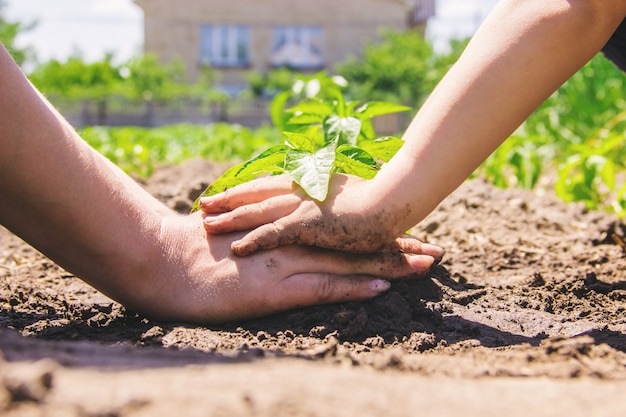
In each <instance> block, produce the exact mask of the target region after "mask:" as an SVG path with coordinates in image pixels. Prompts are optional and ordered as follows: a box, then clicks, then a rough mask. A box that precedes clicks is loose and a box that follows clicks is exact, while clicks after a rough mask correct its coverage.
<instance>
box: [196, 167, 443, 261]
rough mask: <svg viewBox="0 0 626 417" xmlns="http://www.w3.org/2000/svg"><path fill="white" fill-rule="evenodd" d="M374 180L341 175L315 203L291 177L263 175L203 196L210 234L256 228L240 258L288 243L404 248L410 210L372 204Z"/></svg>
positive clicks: (428, 248) (359, 249)
mask: <svg viewBox="0 0 626 417" xmlns="http://www.w3.org/2000/svg"><path fill="white" fill-rule="evenodd" d="M370 184H371V181H367V180H363V179H360V178H357V177H353V176H349V175H339V174H338V175H335V176H334V177H333V180H332V182H331V189H330V190H329V196H328V198H327V200H326V201H325V202H323V203H319V202H316V201H313V200H312V199H310V198H309V197H307V196H306V195H304V193H303V192H302V191H300V190H297V189H295V186H294V185H293V182H292V180H291V179H290V178H289V177H288V176H286V175H280V176H275V177H270V178H262V179H257V180H254V181H251V182H249V183H246V184H242V185H239V186H237V187H234V188H232V189H229V190H227V191H225V192H223V193H220V194H217V195H214V196H210V197H203V198H202V199H201V200H200V207H201V208H202V211H203V213H204V225H205V228H206V230H207V232H208V233H210V234H220V233H229V232H233V231H243V230H250V229H254V230H252V231H251V232H249V233H247V234H246V235H245V236H243V237H242V238H241V239H240V240H237V241H235V242H233V244H232V250H233V252H234V253H236V254H237V255H240V256H246V255H250V254H252V253H254V252H257V251H259V250H266V249H273V248H277V247H279V246H283V245H290V244H300V245H308V246H317V247H321V248H327V249H336V250H341V251H347V252H353V253H374V252H377V251H380V250H382V249H391V250H393V249H398V248H399V247H398V241H397V239H396V238H397V237H398V236H401V235H402V232H403V231H402V230H398V229H399V227H398V226H399V224H400V223H401V222H400V220H401V219H402V218H403V217H406V216H407V215H408V213H407V211H410V209H409V208H406V209H400V210H399V209H397V208H395V207H392V206H389V207H385V208H382V209H378V208H375V207H373V206H368V203H367V201H368V199H367V197H368V196H370V195H371V193H372V191H371V190H370V189H369V187H370ZM416 245H418V246H419V247H417V248H416V249H415V250H416V251H417V253H422V254H425V255H429V256H432V257H434V258H435V259H437V260H438V259H440V258H441V256H442V254H443V250H442V249H441V248H439V247H437V246H434V245H430V244H421V245H420V244H419V243H416Z"/></svg>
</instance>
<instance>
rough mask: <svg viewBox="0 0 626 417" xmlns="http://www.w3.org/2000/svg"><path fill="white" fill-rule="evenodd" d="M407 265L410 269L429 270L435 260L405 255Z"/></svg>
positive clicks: (429, 257)
mask: <svg viewBox="0 0 626 417" xmlns="http://www.w3.org/2000/svg"><path fill="white" fill-rule="evenodd" d="M407 255H408V260H409V263H410V264H411V266H412V267H414V268H418V269H430V267H431V266H432V265H433V264H434V263H435V258H433V257H432V256H430V255H413V254H407Z"/></svg>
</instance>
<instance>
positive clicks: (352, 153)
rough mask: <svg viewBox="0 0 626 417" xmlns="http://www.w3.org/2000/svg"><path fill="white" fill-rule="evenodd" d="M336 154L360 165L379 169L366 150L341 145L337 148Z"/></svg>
mask: <svg viewBox="0 0 626 417" xmlns="http://www.w3.org/2000/svg"><path fill="white" fill-rule="evenodd" d="M337 154H342V155H344V156H346V157H348V158H350V159H353V160H355V161H358V162H360V163H362V164H365V165H368V166H371V167H373V168H379V167H380V164H379V163H378V162H377V161H376V159H374V157H372V155H370V154H369V153H368V152H367V151H366V150H364V149H362V148H359V147H358V146H351V145H341V146H339V147H338V148H337Z"/></svg>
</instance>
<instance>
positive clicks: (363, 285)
mask: <svg viewBox="0 0 626 417" xmlns="http://www.w3.org/2000/svg"><path fill="white" fill-rule="evenodd" d="M390 287H391V283H390V282H389V281H386V280H382V279H379V278H372V277H371V276H365V275H336V274H327V273H301V274H294V275H291V276H289V277H288V278H287V279H284V280H283V281H281V283H280V285H279V286H278V287H276V289H275V292H274V293H273V294H272V297H274V300H276V302H277V303H278V304H279V305H278V306H277V308H278V309H292V308H299V307H306V306H311V305H318V304H330V303H339V302H347V301H359V300H366V299H370V298H373V297H376V296H377V295H380V294H381V293H383V292H385V291H387V290H388V289H389V288H390ZM283 303H284V304H283Z"/></svg>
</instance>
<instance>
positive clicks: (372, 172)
mask: <svg viewBox="0 0 626 417" xmlns="http://www.w3.org/2000/svg"><path fill="white" fill-rule="evenodd" d="M335 166H336V168H337V169H338V170H339V171H340V172H344V173H346V174H350V175H356V176H359V177H361V178H365V179H367V180H371V179H372V178H374V177H375V176H376V174H377V173H378V169H376V168H374V167H373V166H371V165H369V164H366V163H363V162H361V161H359V160H357V159H354V158H351V157H350V156H348V155H346V154H344V153H340V152H337V156H336V160H335Z"/></svg>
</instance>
